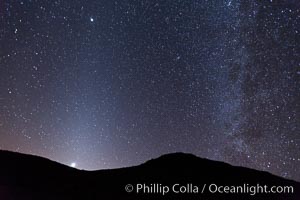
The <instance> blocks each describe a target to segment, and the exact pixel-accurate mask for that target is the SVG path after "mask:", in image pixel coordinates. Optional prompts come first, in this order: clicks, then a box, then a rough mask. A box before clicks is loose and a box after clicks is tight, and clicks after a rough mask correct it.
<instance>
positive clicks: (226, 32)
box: [0, 0, 300, 180]
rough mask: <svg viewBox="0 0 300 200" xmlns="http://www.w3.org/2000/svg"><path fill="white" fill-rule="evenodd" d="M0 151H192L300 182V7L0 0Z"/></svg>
mask: <svg viewBox="0 0 300 200" xmlns="http://www.w3.org/2000/svg"><path fill="white" fill-rule="evenodd" d="M0 16H1V26H0V149H6V150H12V151H17V152H23V153H30V154H34V155H40V156H44V157H47V158H50V159H52V160H55V161H58V162H61V163H64V164H67V165H72V166H76V167H78V168H83V169H104V168H117V167H125V166H132V165H137V164H140V163H142V162H144V161H146V160H148V159H151V158H153V157H157V156H160V155H162V154H165V153H170V152H179V151H180V152H189V153H193V154H195V155H197V156H200V157H205V158H209V159H212V160H220V161H225V162H228V163H230V164H233V165H239V166H246V167H251V168H255V169H259V170H264V171H269V172H271V173H274V174H277V175H280V176H284V177H287V178H291V179H295V180H300V170H299V169H300V129H299V119H300V115H299V102H300V97H299V94H300V91H299V83H300V81H299V78H300V71H299V68H300V41H299V39H300V37H299V31H300V24H299V23H300V4H299V3H298V1H296V0H295V1H293V0H290V1H275V0H273V1H271V0H269V1H241V0H226V1H210V0H209V1H204V0H199V1H185V0H166V1H157V0H151V1H150V0H120V1H117V0H116V1H112V0H102V1H96V0H94V1H92V0H86V1H83V0H77V1H74V0H64V1H62V0H61V1H60V0H53V1H38V0H24V1H21V0H18V1H17V0H13V1H8V0H2V1H0Z"/></svg>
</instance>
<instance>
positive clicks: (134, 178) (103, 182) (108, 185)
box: [0, 151, 300, 200]
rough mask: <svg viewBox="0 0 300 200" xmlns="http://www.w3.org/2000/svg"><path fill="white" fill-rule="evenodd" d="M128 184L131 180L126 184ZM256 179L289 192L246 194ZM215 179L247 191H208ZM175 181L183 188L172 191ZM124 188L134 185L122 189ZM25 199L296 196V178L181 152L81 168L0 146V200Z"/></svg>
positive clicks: (299, 190) (299, 191)
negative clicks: (132, 163) (131, 162)
mask: <svg viewBox="0 0 300 200" xmlns="http://www.w3.org/2000/svg"><path fill="white" fill-rule="evenodd" d="M127 184H131V185H132V186H127V187H126V185H127ZM175 184H177V185H175ZM204 184H206V185H205V188H204V191H203V193H202V190H203V186H204ZM257 184H259V186H261V187H263V186H264V185H267V186H268V187H269V188H268V189H270V187H271V186H281V188H279V189H278V190H281V189H283V186H292V187H293V193H285V194H283V193H281V194H278V193H277V194H271V193H268V194H256V195H250V194H253V192H254V191H253V187H251V186H257ZM174 185H175V188H174V191H173V188H172V187H173V186H174ZM216 185H218V186H230V187H229V188H227V189H228V190H229V189H231V191H232V192H233V188H232V187H231V186H240V188H241V187H243V188H244V190H248V193H244V194H236V193H234V194H229V193H223V194H218V193H211V192H210V191H209V189H211V190H213V191H212V192H214V190H215V188H216V187H215V186H216ZM181 186H182V187H181ZM180 187H181V190H182V193H175V192H177V191H179V190H180ZM137 188H139V190H138V193H137ZM247 188H248V189H247ZM251 188H252V189H251ZM125 189H127V190H132V189H133V191H132V192H126V190H125ZM167 189H169V191H168V192H167ZM221 189H222V188H221ZM163 191H164V192H165V194H164V195H163ZM222 191H224V189H222ZM251 191H252V193H251ZM146 193H147V194H146ZM149 193H150V194H149ZM29 199H30V200H35V199H38V200H46V199H47V200H48V199H49V200H50V199H51V200H71V199H75V200H76V199H82V200H89V199H91V200H94V199H95V200H101V199H112V200H121V199H122V200H123V199H139V200H140V199H184V200H188V199H204V200H212V199H222V200H223V199H242V200H243V199H264V200H265V199H272V200H279V199H280V200H299V199H300V183H298V182H295V181H291V180H286V179H284V178H280V177H277V176H274V175H272V174H270V173H267V172H260V171H256V170H252V169H247V168H243V167H234V166H231V165H229V164H226V163H222V162H217V161H211V160H207V159H201V158H198V157H196V156H194V155H191V154H184V153H174V154H168V155H164V156H161V157H159V158H157V159H153V160H150V161H147V162H146V163H144V164H142V165H139V166H135V167H129V168H122V169H112V170H99V171H84V170H77V169H74V168H70V167H68V166H65V165H62V164H59V163H56V162H53V161H50V160H48V159H45V158H41V157H37V156H32V155H25V154H20V153H13V152H9V151H0V200H29Z"/></svg>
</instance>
